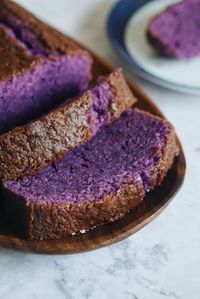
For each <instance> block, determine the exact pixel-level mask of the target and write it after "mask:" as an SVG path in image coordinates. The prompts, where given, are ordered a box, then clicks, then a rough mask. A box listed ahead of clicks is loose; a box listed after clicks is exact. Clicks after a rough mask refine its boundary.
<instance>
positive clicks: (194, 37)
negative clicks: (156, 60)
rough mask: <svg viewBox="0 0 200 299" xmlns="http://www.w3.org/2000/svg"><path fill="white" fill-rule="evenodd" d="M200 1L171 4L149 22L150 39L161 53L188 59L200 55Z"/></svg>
mask: <svg viewBox="0 0 200 299" xmlns="http://www.w3.org/2000/svg"><path fill="white" fill-rule="evenodd" d="M199 16H200V1H199V0H184V1H181V2H178V3H176V4H173V5H171V6H169V7H168V8H167V9H166V10H164V11H163V12H161V14H159V15H158V16H156V17H155V18H154V19H153V20H152V21H151V22H150V24H149V27H148V32H147V35H148V39H149V41H150V43H151V44H152V46H153V47H154V48H155V49H157V50H158V51H159V52H160V53H161V54H164V55H167V56H171V57H175V58H180V59H184V58H186V59H188V58H193V57H196V56H199V55H200V25H199V24H200V23H199Z"/></svg>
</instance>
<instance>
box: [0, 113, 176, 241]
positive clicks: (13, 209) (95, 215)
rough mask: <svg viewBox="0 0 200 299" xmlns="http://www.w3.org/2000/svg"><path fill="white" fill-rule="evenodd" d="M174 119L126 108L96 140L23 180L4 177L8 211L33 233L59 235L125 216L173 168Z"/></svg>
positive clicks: (32, 235)
mask: <svg viewBox="0 0 200 299" xmlns="http://www.w3.org/2000/svg"><path fill="white" fill-rule="evenodd" d="M177 154H178V146H177V143H176V137H175V132H174V129H173V127H172V126H171V125H170V123H169V122H167V121H166V120H163V119H161V118H158V117H155V116H153V115H151V114H149V113H146V112H144V111H140V110H137V109H130V110H126V111H125V112H124V113H123V114H122V115H121V117H120V118H119V119H117V120H115V121H114V122H113V123H112V124H111V125H106V126H104V127H102V128H101V130H100V132H99V133H98V134H96V136H94V137H93V138H92V139H91V140H89V141H88V142H86V143H85V144H83V145H81V146H79V147H76V148H75V149H73V150H71V151H69V152H68V153H67V154H66V155H65V156H64V157H63V158H62V159H61V160H59V161H56V162H54V163H53V164H51V165H49V166H47V167H45V168H44V169H43V170H41V171H40V172H38V173H37V174H35V175H34V176H30V177H28V178H25V179H23V180H18V181H13V180H4V181H3V187H4V201H5V202H4V204H5V211H6V217H7V219H8V221H9V222H10V223H11V225H12V226H13V228H14V229H15V230H17V231H18V232H20V233H21V234H23V235H24V236H25V237H26V238H29V239H56V238H62V237H65V236H67V235H70V234H74V233H76V232H84V231H87V230H90V229H91V228H93V227H95V226H98V225H101V224H103V223H106V222H110V221H115V220H117V219H120V218H122V217H123V216H124V215H125V214H126V213H127V212H128V211H129V210H130V209H133V208H135V207H136V206H138V205H139V204H140V203H141V202H142V200H143V198H144V196H145V193H146V192H148V191H149V190H152V189H154V188H155V187H156V186H157V185H159V184H160V183H161V182H162V181H163V178H164V177H165V175H166V173H167V171H168V170H169V169H170V168H171V166H172V163H173V161H174V158H175V156H176V155H177Z"/></svg>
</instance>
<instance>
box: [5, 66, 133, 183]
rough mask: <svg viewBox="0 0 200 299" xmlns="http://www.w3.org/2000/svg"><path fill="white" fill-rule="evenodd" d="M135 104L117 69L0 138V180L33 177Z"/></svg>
mask: <svg viewBox="0 0 200 299" xmlns="http://www.w3.org/2000/svg"><path fill="white" fill-rule="evenodd" d="M135 102H136V98H134V96H133V94H132V92H131V91H130V89H129V87H128V85H127V83H126V81H125V79H124V76H123V74H122V72H121V71H120V70H117V71H115V72H113V73H111V74H109V75H108V76H106V77H102V78H100V79H99V80H98V82H97V83H96V84H95V85H94V86H93V87H92V88H90V89H88V90H87V91H86V92H85V93H83V94H82V95H81V96H79V97H77V98H75V99H73V100H71V101H69V100H68V101H67V102H66V103H65V104H62V106H61V107H59V108H57V109H55V110H53V111H52V112H50V113H48V114H46V115H45V116H43V117H41V118H39V119H37V120H35V121H33V122H31V123H29V124H27V125H24V126H21V127H17V128H15V129H13V130H11V131H10V132H8V133H5V134H3V135H1V136H0V179H18V178H23V177H26V176H29V175H31V174H34V173H35V172H37V171H39V170H40V169H42V168H43V167H44V166H45V165H47V164H48V163H50V162H52V161H54V160H57V159H59V158H61V157H62V156H63V155H64V154H65V153H66V152H67V151H69V150H71V149H73V148H74V147H76V146H78V145H80V144H82V143H83V142H85V141H87V140H89V139H90V138H91V137H92V136H94V135H95V134H96V133H97V132H98V130H99V129H100V127H101V126H103V125H104V124H107V123H111V122H112V121H113V120H114V119H116V118H118V117H119V116H120V114H121V113H122V112H123V111H124V110H125V109H127V108H129V107H131V106H132V105H133V104H134V103H135Z"/></svg>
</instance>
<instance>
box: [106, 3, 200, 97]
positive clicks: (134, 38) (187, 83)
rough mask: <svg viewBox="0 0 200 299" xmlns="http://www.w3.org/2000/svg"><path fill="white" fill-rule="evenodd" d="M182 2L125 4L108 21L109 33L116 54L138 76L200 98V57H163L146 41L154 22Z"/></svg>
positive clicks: (119, 6) (119, 4)
mask: <svg viewBox="0 0 200 299" xmlns="http://www.w3.org/2000/svg"><path fill="white" fill-rule="evenodd" d="M179 1H180V0H179ZM179 1H177V0H134V1H133V0H121V1H119V2H118V3H117V4H116V5H115V6H114V7H113V9H112V11H111V13H110V15H109V17H108V21H107V33H108V37H109V40H110V42H111V44H112V47H113V49H114V50H115V52H116V53H117V54H118V55H119V56H120V58H122V59H123V61H124V62H125V64H126V66H127V67H128V68H129V69H130V70H132V71H133V72H135V73H136V74H137V75H139V76H141V77H143V78H145V79H147V80H149V81H151V82H153V83H155V84H157V85H160V86H163V87H166V88H169V89H173V90H176V91H181V92H186V93H191V94H200V57H197V58H194V59H191V60H178V59H173V58H167V57H162V56H161V55H159V54H158V53H157V52H156V51H155V50H154V49H153V47H152V46H151V45H150V44H149V42H148V40H147V38H146V31H147V27H148V24H149V22H150V20H151V19H152V18H153V17H155V16H156V15H157V14H159V13H160V12H161V11H163V10H164V9H165V8H166V7H167V6H169V5H171V4H174V3H177V2H179Z"/></svg>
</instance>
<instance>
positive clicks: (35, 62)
mask: <svg viewBox="0 0 200 299" xmlns="http://www.w3.org/2000/svg"><path fill="white" fill-rule="evenodd" d="M91 65H92V58H91V57H90V55H89V53H88V52H87V51H85V50H83V49H82V48H80V47H79V46H77V45H76V44H75V43H74V42H72V41H71V40H70V39H69V38H66V37H65V36H64V35H62V34H61V33H59V32H57V31H56V30H55V29H53V28H51V27H49V26H47V25H46V24H44V23H42V22H41V21H39V20H38V19H36V18H35V17H34V16H33V15H32V14H30V13H29V12H27V11H26V10H24V9H23V8H21V7H20V6H18V5H17V4H15V3H13V2H11V1H7V0H3V1H0V134H3V133H5V132H8V131H9V130H11V129H12V128H14V127H16V126H19V125H23V124H25V123H26V122H28V121H30V120H33V119H35V118H37V117H38V116H40V115H41V114H43V113H46V112H47V111H49V110H50V109H53V108H54V107H56V106H57V105H59V104H60V103H62V102H63V101H64V100H66V99H67V98H68V97H71V96H74V95H76V94H79V93H80V92H82V91H83V90H85V89H86V88H87V87H88V83H89V80H90V77H91Z"/></svg>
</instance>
